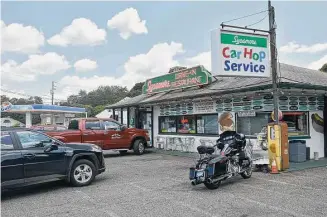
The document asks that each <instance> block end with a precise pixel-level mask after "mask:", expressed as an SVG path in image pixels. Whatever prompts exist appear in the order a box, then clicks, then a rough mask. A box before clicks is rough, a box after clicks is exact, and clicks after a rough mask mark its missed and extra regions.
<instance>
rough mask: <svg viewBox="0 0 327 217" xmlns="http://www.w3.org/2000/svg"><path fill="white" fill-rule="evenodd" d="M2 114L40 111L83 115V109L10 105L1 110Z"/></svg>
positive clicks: (84, 110)
mask: <svg viewBox="0 0 327 217" xmlns="http://www.w3.org/2000/svg"><path fill="white" fill-rule="evenodd" d="M2 111H3V112H17V111H21V112H24V111H26V112H33V111H34V112H42V111H50V112H58V113H60V112H65V113H69V112H71V113H85V112H86V109H85V108H78V107H69V106H59V105H43V104H33V105H12V106H11V107H9V108H8V109H7V110H2Z"/></svg>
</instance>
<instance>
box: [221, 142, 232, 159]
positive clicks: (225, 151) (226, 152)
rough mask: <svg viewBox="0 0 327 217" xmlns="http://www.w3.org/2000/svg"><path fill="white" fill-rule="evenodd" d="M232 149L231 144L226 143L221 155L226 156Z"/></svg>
mask: <svg viewBox="0 0 327 217" xmlns="http://www.w3.org/2000/svg"><path fill="white" fill-rule="evenodd" d="M231 151H232V148H231V147H230V144H225V146H224V148H223V149H222V150H221V152H220V155H222V156H226V155H228V154H229V153H230V152H231Z"/></svg>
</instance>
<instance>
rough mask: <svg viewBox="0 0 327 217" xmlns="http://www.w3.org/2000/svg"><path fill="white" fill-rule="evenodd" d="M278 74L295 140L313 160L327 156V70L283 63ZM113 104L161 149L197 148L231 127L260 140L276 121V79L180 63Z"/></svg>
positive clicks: (286, 118)
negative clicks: (221, 73) (273, 117)
mask: <svg viewBox="0 0 327 217" xmlns="http://www.w3.org/2000/svg"><path fill="white" fill-rule="evenodd" d="M278 75H279V78H278V88H279V95H278V107H279V110H280V111H282V113H283V119H282V121H285V122H287V124H288V135H289V140H303V141H304V142H305V143H306V146H307V147H309V149H310V151H309V156H310V158H311V159H312V158H314V153H315V152H316V153H318V155H319V157H320V158H322V157H327V126H326V121H324V119H326V117H327V97H326V93H327V73H323V72H320V71H316V70H310V69H306V68H301V67H296V66H291V65H287V64H280V66H279V71H278ZM108 108H110V109H112V110H113V113H114V117H117V118H116V119H117V120H118V121H120V122H121V123H123V124H125V125H127V126H128V127H136V128H142V129H147V130H149V133H150V134H151V140H152V142H153V145H154V147H156V148H164V149H168V150H169V149H173V150H181V151H190V152H195V151H196V147H197V146H199V145H201V144H207V145H213V144H215V141H216V139H217V136H218V135H219V133H221V132H223V131H225V130H236V131H237V132H240V133H243V134H245V135H246V136H247V138H249V139H250V141H251V142H254V143H255V142H256V141H257V140H256V136H257V134H258V133H260V132H261V130H262V129H263V127H264V126H266V125H267V124H268V123H269V122H271V121H272V120H271V112H272V111H273V95H272V82H271V78H253V77H252V78H248V77H215V76H212V75H211V73H210V72H209V71H208V70H206V69H205V68H204V67H203V66H196V67H192V68H185V67H175V68H173V69H172V70H170V71H169V72H168V73H167V74H165V75H162V76H160V77H156V78H152V79H148V80H147V81H146V82H145V85H144V86H143V94H141V95H139V96H136V97H134V98H131V99H129V100H127V101H123V102H118V103H116V104H113V105H110V106H108ZM122 114H123V115H122ZM124 116H126V117H124Z"/></svg>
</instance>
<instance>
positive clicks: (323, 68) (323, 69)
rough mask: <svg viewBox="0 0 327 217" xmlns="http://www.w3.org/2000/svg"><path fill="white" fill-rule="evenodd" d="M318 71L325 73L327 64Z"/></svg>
mask: <svg viewBox="0 0 327 217" xmlns="http://www.w3.org/2000/svg"><path fill="white" fill-rule="evenodd" d="M319 70H320V71H322V72H327V63H325V64H324V65H323V66H322V67H321V69H319Z"/></svg>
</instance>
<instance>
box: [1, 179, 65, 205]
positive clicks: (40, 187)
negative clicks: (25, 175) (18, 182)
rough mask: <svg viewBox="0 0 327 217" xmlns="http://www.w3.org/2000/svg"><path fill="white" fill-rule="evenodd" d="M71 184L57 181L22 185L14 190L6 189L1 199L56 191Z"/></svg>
mask: <svg viewBox="0 0 327 217" xmlns="http://www.w3.org/2000/svg"><path fill="white" fill-rule="evenodd" d="M68 186H69V185H68V184H67V183H65V182H64V181H55V182H49V183H43V184H36V185H31V186H26V187H20V188H16V189H12V190H6V191H2V192H1V201H4V200H10V199H14V198H16V197H22V196H26V195H28V196H30V195H33V194H40V193H46V192H49V191H56V190H59V189H62V188H65V187H68Z"/></svg>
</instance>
